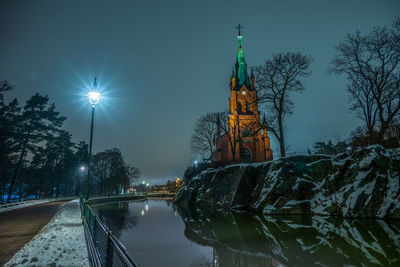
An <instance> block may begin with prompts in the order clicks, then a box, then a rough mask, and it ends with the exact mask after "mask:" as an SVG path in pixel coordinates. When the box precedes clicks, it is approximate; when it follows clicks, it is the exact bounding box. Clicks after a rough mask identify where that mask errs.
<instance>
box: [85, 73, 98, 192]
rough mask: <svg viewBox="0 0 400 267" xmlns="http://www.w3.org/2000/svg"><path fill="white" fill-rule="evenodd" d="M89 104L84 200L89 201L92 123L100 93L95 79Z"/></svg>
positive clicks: (89, 94)
mask: <svg viewBox="0 0 400 267" xmlns="http://www.w3.org/2000/svg"><path fill="white" fill-rule="evenodd" d="M88 96H89V103H90V104H91V105H92V120H91V124H90V142H89V160H88V166H87V168H88V172H87V178H86V196H85V199H86V200H88V199H89V190H90V160H91V158H92V143H93V123H94V108H95V107H96V105H97V104H98V103H99V101H100V93H99V92H98V91H97V78H94V82H93V88H92V91H90V92H89V93H88Z"/></svg>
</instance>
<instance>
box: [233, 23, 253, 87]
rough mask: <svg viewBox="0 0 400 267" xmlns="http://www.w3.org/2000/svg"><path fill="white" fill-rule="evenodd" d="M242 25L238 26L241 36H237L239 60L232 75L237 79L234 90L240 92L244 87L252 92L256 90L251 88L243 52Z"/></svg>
mask: <svg viewBox="0 0 400 267" xmlns="http://www.w3.org/2000/svg"><path fill="white" fill-rule="evenodd" d="M240 28H241V26H240V24H239V26H238V29H239V35H238V36H237V39H238V51H237V58H236V63H235V69H234V72H233V73H232V78H233V77H235V80H236V83H235V88H232V89H233V90H235V91H239V90H240V89H241V88H242V87H243V85H245V86H246V88H247V90H249V91H252V90H254V88H253V87H252V86H251V82H250V77H249V74H248V73H247V63H246V59H245V57H244V52H243V45H242V38H243V36H242V35H241V34H240Z"/></svg>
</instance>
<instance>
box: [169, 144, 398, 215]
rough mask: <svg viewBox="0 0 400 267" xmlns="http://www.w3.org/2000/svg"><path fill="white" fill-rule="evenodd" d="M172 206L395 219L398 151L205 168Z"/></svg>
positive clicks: (366, 150) (372, 150) (377, 150)
mask: <svg viewBox="0 0 400 267" xmlns="http://www.w3.org/2000/svg"><path fill="white" fill-rule="evenodd" d="M175 202H176V203H185V204H196V205H211V206H214V207H226V208H231V209H242V210H255V211H257V212H262V213H264V214H310V215H312V214H319V215H333V216H343V217H371V218H392V219H400V150H399V149H397V150H386V149H384V148H383V147H381V146H370V147H367V148H360V149H355V150H353V151H351V152H348V153H342V154H338V155H334V156H326V155H308V156H293V157H286V158H282V159H279V160H274V161H270V162H264V163H253V164H237V165H231V166H227V167H225V168H218V169H208V170H206V171H203V172H202V173H200V174H199V175H197V176H195V177H193V178H191V179H188V180H186V181H185V184H184V185H183V186H182V187H181V189H180V190H179V192H178V193H177V195H176V198H175Z"/></svg>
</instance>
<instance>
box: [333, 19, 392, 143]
mask: <svg viewBox="0 0 400 267" xmlns="http://www.w3.org/2000/svg"><path fill="white" fill-rule="evenodd" d="M330 72H333V73H336V74H338V75H340V74H345V75H346V76H347V79H348V80H349V84H348V86H347V92H348V93H349V100H350V103H351V106H350V110H352V111H354V112H356V113H357V115H358V117H360V118H361V119H362V120H363V121H364V123H365V128H366V131H367V135H368V140H369V143H382V142H383V141H384V139H385V134H387V131H388V129H389V128H390V127H391V126H392V123H393V122H394V121H395V119H396V118H398V117H399V114H400V18H398V19H397V20H396V21H395V23H394V24H393V27H392V28H387V27H375V28H374V29H373V30H372V31H371V32H370V33H368V34H365V35H362V34H361V33H360V32H359V31H357V32H356V33H355V34H347V35H346V36H345V39H344V41H343V42H341V43H340V44H339V45H338V46H337V47H336V55H335V56H334V57H333V60H332V61H331V67H330Z"/></svg>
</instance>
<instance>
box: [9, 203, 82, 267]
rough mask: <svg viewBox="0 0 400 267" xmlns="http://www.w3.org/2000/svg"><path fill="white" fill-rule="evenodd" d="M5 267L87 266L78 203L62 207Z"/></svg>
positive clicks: (66, 204)
mask: <svg viewBox="0 0 400 267" xmlns="http://www.w3.org/2000/svg"><path fill="white" fill-rule="evenodd" d="M5 266H7V267H15V266H32V267H33V266H51V267H55V266H71V267H80V266H89V259H88V254H87V247H86V241H85V235H84V230H83V224H82V219H81V211H80V207H79V200H77V199H76V200H72V201H70V202H67V203H65V204H63V205H62V206H61V207H60V208H59V211H58V212H57V213H56V215H55V216H54V217H53V218H52V219H51V220H50V222H49V223H48V224H47V225H46V226H45V227H43V229H42V230H40V232H39V233H38V234H36V235H35V236H34V237H33V239H32V240H31V241H30V242H28V243H27V244H26V245H25V246H23V247H22V248H21V249H20V250H19V251H18V252H17V253H16V254H14V256H13V257H12V258H11V259H10V260H9V261H8V262H7V263H6V264H5Z"/></svg>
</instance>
